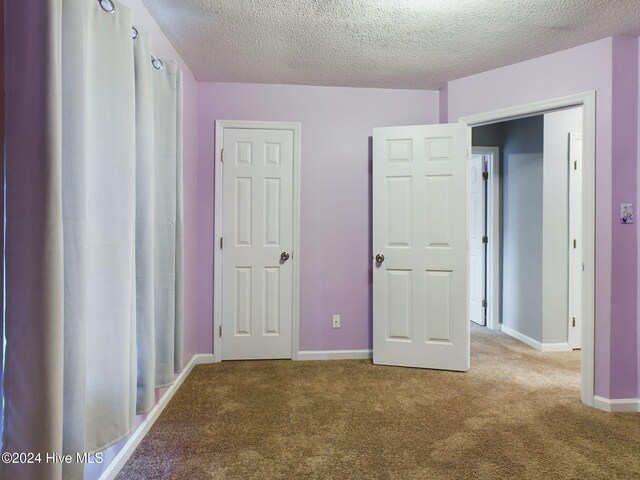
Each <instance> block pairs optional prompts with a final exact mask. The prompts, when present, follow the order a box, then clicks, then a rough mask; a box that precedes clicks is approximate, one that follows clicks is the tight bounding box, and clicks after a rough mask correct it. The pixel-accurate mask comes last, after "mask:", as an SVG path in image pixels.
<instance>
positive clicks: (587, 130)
mask: <svg viewBox="0 0 640 480" xmlns="http://www.w3.org/2000/svg"><path fill="white" fill-rule="evenodd" d="M571 107H582V119H583V124H582V135H583V152H582V155H583V161H582V163H583V170H582V173H583V176H582V236H581V240H582V246H583V250H582V261H583V264H584V270H583V277H582V320H583V323H582V350H581V353H580V377H581V382H580V383H581V386H580V399H581V400H582V402H583V403H584V404H586V405H588V406H591V407H592V406H594V363H595V358H594V353H595V338H594V321H595V232H596V230H595V218H596V216H595V206H596V202H595V199H596V175H595V174H596V92H595V91H590V92H584V93H579V94H575V95H569V96H566V97H561V98H555V99H551V100H545V101H540V102H534V103H529V104H525V105H520V106H515V107H510V108H504V109H501V110H495V111H492V112H486V113H480V114H475V115H469V116H465V117H462V118H460V121H461V122H463V123H466V124H467V125H468V126H469V127H479V126H482V125H487V124H491V123H498V122H504V121H508V120H516V119H518V118H524V117H530V116H533V115H540V114H544V113H549V112H552V111H554V110H562V109H566V108H571Z"/></svg>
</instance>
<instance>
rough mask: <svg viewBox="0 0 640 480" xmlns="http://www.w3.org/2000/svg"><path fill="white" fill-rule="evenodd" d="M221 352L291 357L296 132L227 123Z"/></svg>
mask: <svg viewBox="0 0 640 480" xmlns="http://www.w3.org/2000/svg"><path fill="white" fill-rule="evenodd" d="M223 148H224V163H223V164H222V175H223V180H222V188H223V210H222V217H223V218H222V225H223V226H222V230H223V238H224V245H223V249H222V332H223V335H222V359H223V360H238V359H271V358H291V354H292V351H291V348H292V341H291V340H292V339H291V332H292V296H293V270H292V261H291V260H286V261H283V260H282V259H281V254H282V253H283V252H287V253H289V254H290V255H291V254H292V253H293V252H291V248H292V245H293V132H292V131H291V130H268V129H245V128H235V129H234V128H225V129H224V132H223Z"/></svg>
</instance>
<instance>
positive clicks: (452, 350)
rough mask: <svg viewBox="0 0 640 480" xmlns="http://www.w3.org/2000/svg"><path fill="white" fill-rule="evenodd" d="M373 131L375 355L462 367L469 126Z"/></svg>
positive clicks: (391, 361)
mask: <svg viewBox="0 0 640 480" xmlns="http://www.w3.org/2000/svg"><path fill="white" fill-rule="evenodd" d="M373 138H374V153H373V157H374V159H373V163H374V165H373V192H374V193H373V197H374V198H373V254H374V257H376V256H378V258H377V260H376V258H374V259H372V262H373V360H374V363H376V364H385V365H400V366H409V367H422V368H435V369H446V370H460V371H465V370H468V369H469V357H470V353H469V347H470V345H469V344H470V339H469V319H468V313H467V310H468V296H467V291H468V283H467V282H468V275H467V262H468V248H467V198H468V195H467V178H468V176H467V168H468V162H467V153H466V152H467V146H468V145H467V144H468V127H466V125H462V124H449V125H426V126H412V127H391V128H377V129H374V134H373ZM383 257H384V258H383Z"/></svg>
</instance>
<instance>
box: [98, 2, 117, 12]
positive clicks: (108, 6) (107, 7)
mask: <svg viewBox="0 0 640 480" xmlns="http://www.w3.org/2000/svg"><path fill="white" fill-rule="evenodd" d="M98 3H99V4H100V8H102V10H104V11H105V12H107V13H113V12H115V11H116V5H115V4H114V3H113V1H112V0H98Z"/></svg>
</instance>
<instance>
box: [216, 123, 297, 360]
mask: <svg viewBox="0 0 640 480" xmlns="http://www.w3.org/2000/svg"><path fill="white" fill-rule="evenodd" d="M225 128H247V129H268V130H291V131H293V254H292V255H291V261H292V262H293V300H292V303H293V308H292V319H291V321H292V325H291V327H292V328H291V337H292V338H291V342H292V348H291V355H292V360H296V359H297V356H298V351H299V343H300V342H299V325H300V178H301V177H300V164H301V134H302V124H301V123H299V122H261V121H247V120H216V124H215V166H214V171H215V195H214V197H215V205H214V242H213V243H214V244H213V245H212V248H213V249H214V254H213V264H214V265H213V356H214V361H215V362H220V361H222V356H221V346H222V342H221V338H220V335H219V332H220V326H221V325H222V303H221V300H222V262H221V260H222V254H221V251H220V238H221V237H222V205H223V204H222V200H223V199H222V175H218V173H219V172H220V166H221V164H222V156H221V145H224V141H223V136H224V129H225Z"/></svg>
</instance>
